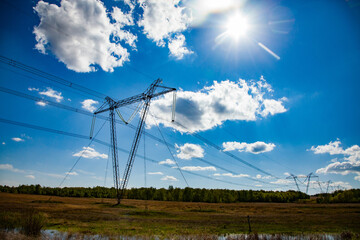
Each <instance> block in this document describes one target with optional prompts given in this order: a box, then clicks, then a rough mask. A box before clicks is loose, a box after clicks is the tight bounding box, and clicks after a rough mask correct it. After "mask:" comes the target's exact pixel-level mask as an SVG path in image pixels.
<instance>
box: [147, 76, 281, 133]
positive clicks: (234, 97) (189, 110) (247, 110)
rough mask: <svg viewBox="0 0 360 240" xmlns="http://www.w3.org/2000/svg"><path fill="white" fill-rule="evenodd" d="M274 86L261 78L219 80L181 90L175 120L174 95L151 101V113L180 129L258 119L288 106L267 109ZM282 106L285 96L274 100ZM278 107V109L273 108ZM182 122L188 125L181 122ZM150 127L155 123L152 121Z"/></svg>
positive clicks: (198, 129) (194, 128)
mask: <svg viewBox="0 0 360 240" xmlns="http://www.w3.org/2000/svg"><path fill="white" fill-rule="evenodd" d="M272 94H273V90H272V88H271V85H270V84H268V83H267V82H266V80H265V79H264V78H263V77H261V78H260V80H259V81H245V80H243V79H239V81H238V82H232V81H229V80H226V81H221V82H217V81H214V83H213V85H211V86H209V87H204V88H203V89H201V90H199V91H197V92H191V91H183V90H179V91H178V92H177V101H176V121H175V123H172V122H171V121H170V119H169V118H170V116H171V109H172V102H173V101H172V95H171V94H166V95H164V96H163V97H159V98H158V99H156V100H154V101H153V102H152V105H151V107H152V113H153V114H154V115H156V116H157V117H158V118H159V122H160V123H162V124H163V125H164V126H166V127H172V128H174V129H176V130H178V131H181V132H188V131H191V132H196V131H205V130H208V129H212V128H214V127H216V126H219V125H222V124H223V122H225V121H235V120H243V121H255V120H257V119H260V118H264V117H266V116H268V115H274V114H277V113H282V112H284V111H286V110H285V108H284V107H283V108H281V109H280V108H276V109H275V108H273V106H272V105H271V109H268V108H269V107H270V106H269V104H265V100H269V99H272ZM272 100H274V101H277V102H278V104H279V105H281V106H282V104H283V100H282V99H278V100H275V99H272ZM274 109H275V110H274ZM177 122H178V123H180V124H181V125H183V126H186V128H184V127H182V126H181V125H178V124H176V123H177ZM148 125H149V127H151V126H152V125H155V123H152V122H149V123H148Z"/></svg>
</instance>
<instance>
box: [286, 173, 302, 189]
mask: <svg viewBox="0 0 360 240" xmlns="http://www.w3.org/2000/svg"><path fill="white" fill-rule="evenodd" d="M291 178H292V179H294V181H295V184H296V187H297V189H298V191H299V192H301V191H300V188H299V184H298V182H297V179H298V177H297V176H295V175H294V174H292V173H291V174H290V176H288V177H287V178H286V179H291Z"/></svg>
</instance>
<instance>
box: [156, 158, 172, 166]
mask: <svg viewBox="0 0 360 240" xmlns="http://www.w3.org/2000/svg"><path fill="white" fill-rule="evenodd" d="M159 164H161V165H163V164H166V165H175V161H173V160H171V159H166V160H165V161H160V162H159Z"/></svg>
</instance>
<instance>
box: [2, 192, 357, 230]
mask: <svg viewBox="0 0 360 240" xmlns="http://www.w3.org/2000/svg"><path fill="white" fill-rule="evenodd" d="M48 199H49V197H48V196H39V195H22V194H8V193H0V213H1V212H3V213H6V214H10V215H11V214H12V215H16V214H19V213H21V212H24V211H26V210H28V209H31V208H34V209H36V210H37V211H39V212H43V213H45V214H46V215H47V217H48V224H47V225H46V228H48V229H56V230H60V231H68V232H79V233H83V234H105V235H110V236H111V235H125V236H154V235H158V236H176V235H177V236H179V235H188V236H190V235H201V234H204V235H221V234H228V233H247V231H248V223H247V218H246V216H248V215H250V217H251V228H252V230H253V231H256V232H258V233H270V234H272V233H283V234H288V233H289V234H302V233H325V232H326V233H342V232H344V231H350V232H354V233H360V228H359V222H360V204H309V203H307V204H299V203H234V204H210V203H184V202H158V201H147V202H145V201H142V200H124V201H123V202H122V205H120V206H113V204H115V200H113V199H104V200H103V202H102V200H101V199H93V198H65V197H64V198H61V197H52V201H47V200H48ZM146 205H147V208H148V211H146V210H145V206H146Z"/></svg>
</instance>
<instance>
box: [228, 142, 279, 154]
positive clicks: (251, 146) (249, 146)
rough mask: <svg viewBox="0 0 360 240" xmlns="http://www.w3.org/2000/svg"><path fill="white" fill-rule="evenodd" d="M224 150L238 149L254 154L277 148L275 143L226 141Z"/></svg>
mask: <svg viewBox="0 0 360 240" xmlns="http://www.w3.org/2000/svg"><path fill="white" fill-rule="evenodd" d="M222 145H223V148H224V151H234V150H238V151H239V152H249V153H253V154H259V153H264V152H270V151H272V150H273V149H274V148H275V144H273V143H264V142H259V141H258V142H254V143H246V142H242V143H240V142H224V143H223V144H222Z"/></svg>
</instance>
